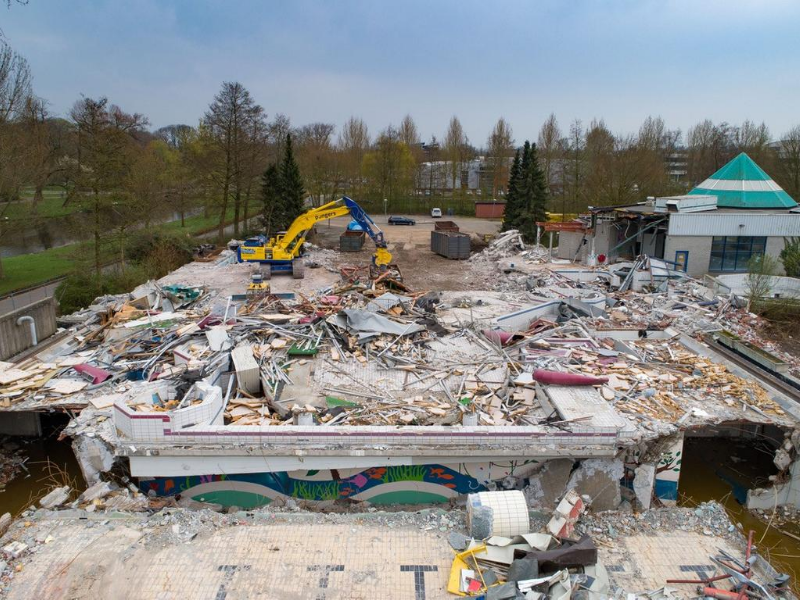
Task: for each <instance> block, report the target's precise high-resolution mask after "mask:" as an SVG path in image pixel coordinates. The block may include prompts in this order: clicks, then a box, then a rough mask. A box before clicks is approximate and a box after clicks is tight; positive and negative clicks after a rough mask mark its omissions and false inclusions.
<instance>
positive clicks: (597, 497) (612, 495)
mask: <svg viewBox="0 0 800 600" xmlns="http://www.w3.org/2000/svg"><path fill="white" fill-rule="evenodd" d="M623 472H624V467H623V464H622V461H621V460H620V459H618V458H609V459H604V458H590V459H586V460H583V461H581V464H580V466H579V467H578V468H577V469H576V470H575V472H574V473H573V474H572V476H571V477H570V479H569V482H568V483H567V487H568V488H569V489H574V490H575V491H577V492H578V493H579V494H580V495H582V496H584V495H586V496H589V497H590V498H591V499H592V501H591V505H590V508H591V509H592V510H594V511H598V512H599V511H603V510H614V509H616V508H617V507H618V506H619V503H620V502H621V501H622V495H621V494H620V489H619V482H620V479H622V475H623Z"/></svg>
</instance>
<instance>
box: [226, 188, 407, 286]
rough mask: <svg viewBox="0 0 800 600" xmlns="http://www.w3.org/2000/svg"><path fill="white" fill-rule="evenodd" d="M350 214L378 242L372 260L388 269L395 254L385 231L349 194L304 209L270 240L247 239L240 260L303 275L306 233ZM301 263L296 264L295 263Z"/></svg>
mask: <svg viewBox="0 0 800 600" xmlns="http://www.w3.org/2000/svg"><path fill="white" fill-rule="evenodd" d="M347 215H350V216H351V217H352V218H353V219H354V220H355V221H356V223H358V224H359V225H360V226H361V228H362V229H363V230H364V231H365V232H366V233H367V235H369V237H370V239H372V241H373V242H374V243H375V254H374V255H373V256H372V263H373V264H374V265H375V266H376V267H378V268H379V269H381V270H383V269H385V268H386V266H387V265H389V264H390V263H391V261H392V255H391V253H390V252H389V251H388V250H387V248H386V240H385V239H384V237H383V231H381V229H380V228H379V227H378V226H377V225H376V224H375V221H373V220H372V218H371V217H370V216H369V215H368V214H367V213H366V212H364V209H363V208H361V207H360V206H359V205H358V203H356V202H355V201H354V200H352V199H351V198H348V197H347V196H343V197H342V198H341V199H339V200H334V201H333V202H328V203H327V204H324V205H322V206H320V207H318V208H312V209H310V210H308V211H306V212H304V213H303V214H302V215H300V216H299V217H297V218H296V219H295V220H294V221H293V222H292V224H291V225H290V226H289V229H288V230H286V231H285V232H284V233H280V234H278V235H276V236H275V237H274V238H272V239H270V240H269V241H267V240H266V239H265V238H264V237H263V236H259V237H258V238H254V239H252V240H247V241H246V242H245V243H244V244H243V245H242V246H240V248H239V261H240V262H250V261H252V262H259V263H262V264H266V265H268V267H269V268H268V269H267V271H270V270H272V271H279V270H280V271H286V270H290V269H294V268H297V272H295V271H293V273H295V277H302V263H298V261H299V256H300V252H301V250H302V248H303V243H304V242H305V241H306V234H308V232H309V230H310V229H311V228H312V227H313V226H314V225H315V224H317V223H319V222H320V221H327V220H328V219H334V218H336V217H344V216H347ZM298 264H299V266H297V267H293V266H292V265H298Z"/></svg>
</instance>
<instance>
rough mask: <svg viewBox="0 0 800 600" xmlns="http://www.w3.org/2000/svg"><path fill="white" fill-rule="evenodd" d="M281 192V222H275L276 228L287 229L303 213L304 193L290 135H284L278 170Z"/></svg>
mask: <svg viewBox="0 0 800 600" xmlns="http://www.w3.org/2000/svg"><path fill="white" fill-rule="evenodd" d="M280 192H281V199H282V202H281V205H282V211H281V221H280V222H277V221H276V222H275V224H276V227H278V228H280V229H287V228H288V227H289V225H291V224H292V221H294V220H295V219H296V218H297V217H299V216H300V215H301V214H303V213H304V212H305V206H304V204H305V198H306V192H305V189H304V188H303V178H302V177H301V176H300V167H298V166H297V161H295V159H294V151H293V150H292V135H291V134H286V150H285V153H284V155H283V163H282V164H281V168H280Z"/></svg>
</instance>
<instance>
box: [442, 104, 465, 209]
mask: <svg viewBox="0 0 800 600" xmlns="http://www.w3.org/2000/svg"><path fill="white" fill-rule="evenodd" d="M468 147H469V139H468V138H467V134H466V133H464V127H462V125H461V121H459V120H458V117H456V116H453V117H452V118H451V119H450V125H449V126H448V127H447V132H446V133H445V135H444V153H445V156H446V157H447V160H448V162H449V165H448V166H449V171H450V180H451V184H452V188H453V195H455V193H456V189H460V188H462V187H464V185H465V183H466V182H464V181H461V171H462V169H463V163H464V162H465V157H466V156H467V155H468Z"/></svg>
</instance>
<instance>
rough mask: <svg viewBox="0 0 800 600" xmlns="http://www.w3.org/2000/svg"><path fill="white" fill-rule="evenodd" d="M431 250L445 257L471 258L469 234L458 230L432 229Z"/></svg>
mask: <svg viewBox="0 0 800 600" xmlns="http://www.w3.org/2000/svg"><path fill="white" fill-rule="evenodd" d="M431 251H433V252H435V253H436V254H440V255H441V256H444V257H445V258H452V259H456V260H464V259H466V258H469V251H470V239H469V235H467V234H466V233H459V232H457V231H431Z"/></svg>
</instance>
